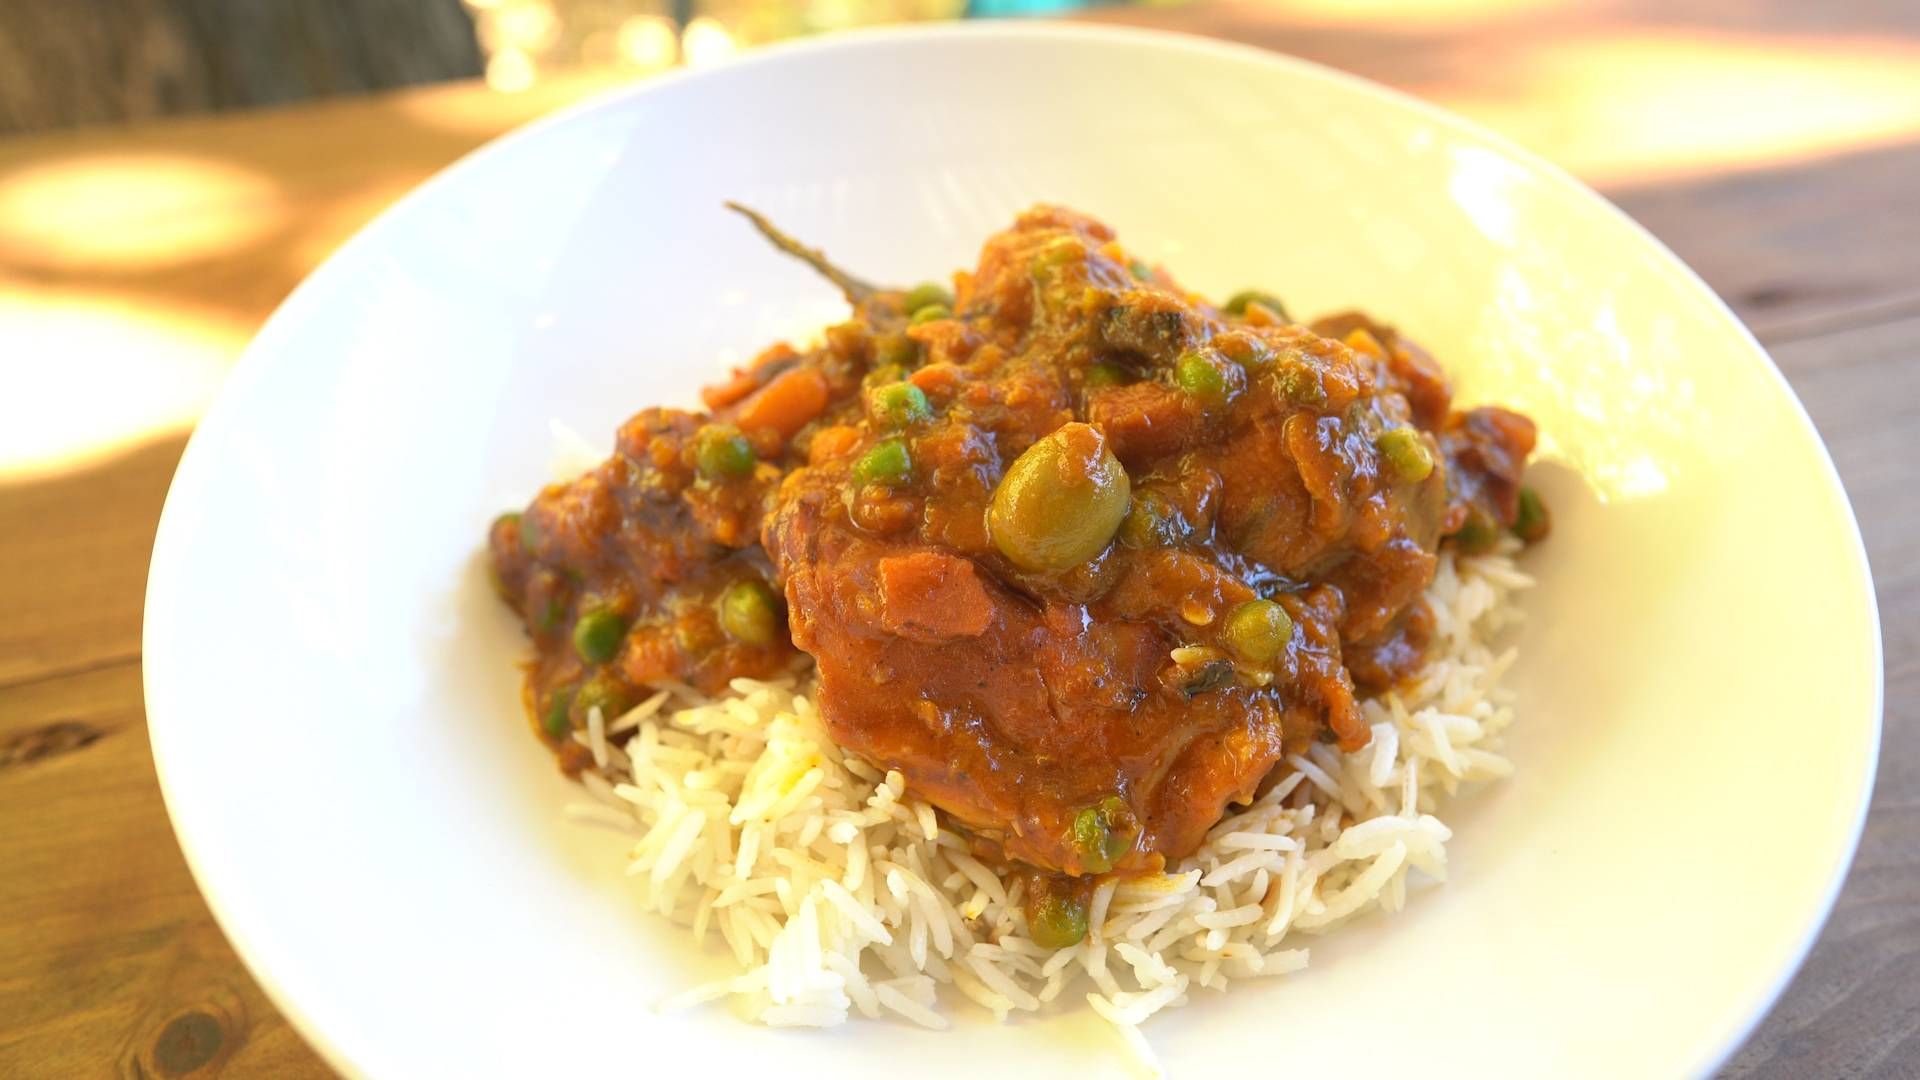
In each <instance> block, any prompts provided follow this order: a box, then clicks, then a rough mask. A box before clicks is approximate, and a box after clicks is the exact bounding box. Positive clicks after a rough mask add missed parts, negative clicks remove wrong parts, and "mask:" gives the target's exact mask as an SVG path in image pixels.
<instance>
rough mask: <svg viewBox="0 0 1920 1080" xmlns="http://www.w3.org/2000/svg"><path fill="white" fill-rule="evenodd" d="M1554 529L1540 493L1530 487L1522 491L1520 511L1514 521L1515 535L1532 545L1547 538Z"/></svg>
mask: <svg viewBox="0 0 1920 1080" xmlns="http://www.w3.org/2000/svg"><path fill="white" fill-rule="evenodd" d="M1552 529H1553V518H1552V516H1551V515H1549V514H1548V513H1547V504H1546V503H1544V502H1542V501H1541V500H1540V493H1539V492H1537V491H1535V490H1533V489H1532V488H1530V487H1523V488H1521V489H1520V509H1519V512H1518V514H1516V515H1515V517H1514V519H1513V535H1515V536H1517V537H1519V538H1520V539H1522V540H1525V541H1526V542H1527V543H1529V544H1532V543H1536V542H1538V541H1541V540H1545V539H1546V538H1547V533H1548V532H1550V531H1552Z"/></svg>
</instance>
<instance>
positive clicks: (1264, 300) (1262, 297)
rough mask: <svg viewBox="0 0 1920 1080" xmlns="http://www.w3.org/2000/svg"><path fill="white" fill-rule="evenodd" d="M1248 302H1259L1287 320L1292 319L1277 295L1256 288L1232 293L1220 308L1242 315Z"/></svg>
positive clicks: (1231, 313)
mask: <svg viewBox="0 0 1920 1080" xmlns="http://www.w3.org/2000/svg"><path fill="white" fill-rule="evenodd" d="M1248 304H1259V305H1260V306H1261V307H1263V308H1266V309H1267V310H1268V311H1271V312H1273V313H1274V314H1275V315H1278V316H1280V317H1281V318H1282V319H1286V320H1287V321H1288V322H1292V321H1293V320H1292V319H1291V318H1289V317H1288V315H1287V306H1286V305H1285V304H1282V303H1281V302H1280V298H1279V297H1277V296H1274V295H1273V294H1271V293H1264V292H1261V291H1260V290H1258V289H1243V290H1241V291H1240V292H1237V293H1234V294H1233V295H1232V296H1231V297H1228V298H1227V304H1226V307H1224V308H1222V309H1221V310H1223V311H1225V312H1226V313H1227V314H1229V315H1242V316H1244V315H1245V314H1246V313H1247V305H1248Z"/></svg>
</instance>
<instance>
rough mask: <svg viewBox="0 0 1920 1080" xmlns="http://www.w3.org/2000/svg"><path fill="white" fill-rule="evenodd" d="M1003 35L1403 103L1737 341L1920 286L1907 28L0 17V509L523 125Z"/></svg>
mask: <svg viewBox="0 0 1920 1080" xmlns="http://www.w3.org/2000/svg"><path fill="white" fill-rule="evenodd" d="M1001 15H1021V16H1025V17H1051V18H1068V19H1077V20H1089V21H1099V22H1121V23H1132V24H1138V25H1144V26H1154V27H1162V28H1168V29H1175V30H1180V31H1184V32H1189V33H1197V34H1204V35H1210V36H1215V37H1222V38H1228V39H1232V40H1236V41H1241V42H1247V43H1251V44H1255V45H1260V46H1264V47H1267V48H1270V49H1274V50H1276V51H1280V52H1286V53H1291V54H1294V55H1298V56H1303V57H1305V58H1307V59H1310V60H1316V61H1320V62H1322V63H1326V64H1330V65H1332V66H1334V67H1338V68H1342V69H1345V70H1348V71H1352V72H1355V73H1358V74H1360V75H1363V76H1366V77H1369V78H1373V79H1377V80H1379V81H1382V82H1385V83H1387V84H1388V85H1391V86H1395V87H1398V88H1400V89H1403V90H1407V91H1410V92H1412V93H1414V94H1417V95H1420V96H1422V97H1425V98H1427V99H1429V100H1431V101H1434V102H1436V103H1438V104H1440V105H1442V106H1444V107H1447V108H1450V109H1453V110H1455V111H1457V112H1460V113H1462V114H1464V115H1466V116H1468V117H1469V118H1472V119H1475V120H1478V121H1480V122H1481V123H1483V124H1485V125H1487V126H1489V127H1491V128H1493V129H1494V130H1496V131H1499V132H1501V133H1503V134H1505V135H1507V136H1508V137H1510V138H1512V139H1514V140H1516V141H1518V142H1520V143H1521V144H1523V145H1526V146H1528V147H1529V148H1531V149H1533V150H1535V151H1537V152H1539V153H1541V154H1543V155H1544V156H1546V157H1548V158H1549V159H1551V160H1554V161H1556V162H1558V163H1559V164H1561V165H1563V166H1566V167H1567V168H1569V169H1570V170H1572V171H1573V172H1574V173H1576V174H1577V175H1579V176H1580V177H1581V178H1582V179H1584V180H1586V181H1588V182H1589V183H1592V184H1594V185H1596V186H1599V187H1600V188H1601V189H1602V190H1603V191H1604V192H1606V193H1607V194H1608V195H1610V196H1611V197H1613V198H1615V199H1616V201H1619V202H1622V203H1623V204H1624V205H1625V206H1626V208H1627V209H1628V211H1629V212H1631V213H1633V214H1635V215H1636V216H1638V217H1639V218H1640V219H1641V220H1642V221H1643V222H1644V223H1646V224H1647V225H1648V226H1649V227H1651V228H1653V229H1654V231H1655V232H1656V233H1659V234H1661V235H1662V236H1663V238H1665V239H1667V240H1668V241H1669V243H1672V244H1675V245H1676V246H1677V247H1679V249H1680V254H1681V255H1682V256H1683V257H1685V258H1687V259H1688V261H1689V262H1690V263H1692V264H1693V265H1694V266H1696V267H1697V268H1699V269H1700V270H1702V272H1703V273H1704V274H1705V275H1706V276H1707V277H1708V279H1709V280H1710V281H1711V282H1712V283H1713V284H1714V285H1715V286H1716V287H1717V288H1719V289H1720V291H1721V292H1722V293H1723V295H1727V296H1728V297H1729V298H1730V299H1731V300H1732V301H1733V302H1734V304H1735V306H1736V308H1739V309H1740V310H1741V311H1742V314H1744V315H1746V316H1747V317H1748V318H1749V320H1750V321H1752V320H1754V319H1759V320H1762V322H1765V321H1766V320H1775V321H1778V320H1792V319H1796V318H1803V317H1813V316H1815V315H1818V314H1819V313H1821V312H1825V311H1828V310H1830V309H1832V308H1833V307H1834V306H1835V305H1836V304H1840V305H1843V306H1845V305H1853V306H1857V305H1859V304H1875V303H1881V302H1885V301H1887V300H1889V298H1892V297H1897V296H1904V295H1908V294H1909V293H1910V291H1911V290H1912V289H1913V288H1914V287H1915V286H1914V285H1913V282H1915V281H1920V194H1916V193H1915V192H1916V190H1917V189H1920V185H1916V184H1913V183H1909V182H1908V180H1909V179H1910V178H1911V177H1910V176H1909V174H1908V173H1906V172H1905V171H1903V169H1904V167H1905V166H1906V165H1907V164H1908V163H1909V162H1911V161H1912V160H1913V158H1914V155H1915V154H1916V153H1920V151H1917V150H1916V149H1915V142H1916V140H1920V3H1916V2H1914V0H1830V2H1825V3H1821V4H1808V3H1805V2H1804V0H1206V2H1188V0H1146V2H1142V3H1105V4H1085V3H1081V2H1079V0H270V2H263V0H7V2H5V3H0V357H6V356H8V355H9V354H11V355H12V356H15V357H17V356H21V355H24V354H26V353H27V352H33V353H36V354H38V355H43V356H45V355H57V356H63V357H67V358H68V362H67V363H65V364H64V365H60V366H58V367H55V368H51V369H49V368H46V367H36V368H34V369H32V370H31V371H28V370H26V369H22V370H21V372H20V374H21V375H23V376H26V375H31V377H32V378H33V379H34V380H35V383H36V389H37V390H38V391H39V393H38V394H27V393H24V392H23V393H15V394H0V477H4V476H8V475H14V476H19V475H35V474H40V473H43V472H45V471H46V470H48V469H58V468H60V467H63V466H68V465H72V464H74V463H75V462H76V461H84V460H89V459H93V458H97V457H98V456H99V455H101V454H105V453H111V452H115V451H116V450H117V449H120V448H124V447H125V446H127V445H130V444H133V443H137V442H138V441H140V440H142V439H148V438H152V437H154V436H156V435H159V434H163V433H166V432H178V431H182V430H184V428H185V427H186V426H187V425H189V424H190V423H191V422H192V420H193V418H194V417H195V416H197V415H198V412H199V410H200V409H201V408H202V407H203V406H204V405H205V402H206V400H207V398H208V396H209V395H210V394H211V393H212V392H213V389H214V388H215V387H216V386H217V385H218V383H219V380H220V378H221V377H222V376H223V375H224V373H225V371H226V369H227V367H228V366H229V365H230V363H231V361H232V360H233V358H234V357H235V356H237V354H238V352H239V349H240V347H241V345H242V344H243V343H244V342H245V340H246V338H247V337H248V336H249V335H250V334H251V333H252V331H253V329H254V328H255V327H256V326H257V325H258V324H259V323H260V322H261V321H262V320H263V319H264V318H265V316H266V315H267V314H268V313H269V312H270V311H271V310H272V308H273V306H274V305H275V304H276V303H278V301H279V300H280V299H281V298H282V297H284V296H285V294H286V293H287V292H288V291H290V290H291V289H292V287H293V285H294V284H295V283H297V282H298V281H299V279H300V278H301V277H303V276H305V274H306V273H307V272H308V271H309V270H310V269H311V268H312V267H313V266H314V265H315V264H316V263H317V262H318V261H319V259H320V258H322V257H323V256H324V255H325V254H326V253H327V252H328V251H330V250H332V249H333V247H335V246H337V245H338V244H339V243H340V242H341V241H342V240H344V239H345V238H346V236H348V235H349V234H350V233H351V232H352V231H353V230H354V229H355V228H357V227H358V226H359V225H361V224H362V223H364V222H365V221H366V220H367V219H368V218H370V217H371V216H372V215H373V214H374V213H376V212H377V211H378V210H379V209H381V208H382V207H384V206H385V205H386V204H387V203H389V202H390V201H392V200H393V199H394V198H396V197H398V196H399V195H400V194H401V193H402V192H404V191H405V190H407V189H408V188H410V187H412V186H413V185H415V184H417V183H418V182H419V181H421V180H422V179H424V178H425V177H426V176H428V175H430V174H431V173H432V172H434V171H435V170H437V169H439V168H441V167H443V166H444V165H446V164H447V163H449V162H450V161H452V160H453V159H454V158H456V157H458V156H459V155H460V154H462V153H464V152H466V151H467V150H469V149H472V148H473V147H474V146H477V145H478V144H480V143H481V142H484V141H486V140H487V139H489V138H492V137H493V136H496V135H498V134H501V133H503V132H505V131H507V130H509V129H510V128H512V127H514V126H516V125H518V124H520V123H523V122H525V121H527V120H529V119H531V118H533V117H536V116H539V115H541V114H543V113H546V112H548V111H551V110H552V109H554V108H557V107H559V106H561V105H564V104H568V103H570V102H572V101H575V100H578V99H580V98H582V97H584V96H586V95H588V94H590V93H592V92H595V91H598V90H601V89H604V88H606V87H609V86H613V85H617V84H620V83H623V82H627V81H631V80H636V79H644V78H646V77H649V76H651V75H654V74H657V73H659V72H662V71H666V70H668V69H672V68H675V67H678V66H682V65H686V66H695V67H699V66H706V65H713V64H722V63H726V62H727V61H728V60H729V59H730V58H731V57H734V56H736V55H738V54H740V53H741V52H742V51H744V50H749V49H752V48H754V47H757V46H760V45H764V44H766V43H769V42H775V41H780V40H785V39H790V38H795V37H801V36H805V35H810V34H817V33H822V32H827V31H832V30H837V29H843V28H850V27H858V26H870V25H879V24H889V23H901V22H914V21H937V20H961V19H972V18H979V17H982V16H1001ZM982 77H983V78H990V77H991V73H990V72H983V73H982ZM1116 107H1117V108H1124V107H1125V105H1124V99H1123V97H1122V96H1121V95H1120V94H1119V93H1118V92H1117V91H1116ZM1842 159H1845V160H1848V161H1851V162H1852V165H1851V167H1849V168H1844V169H1835V168H1820V167H1819V166H1818V163H1821V162H1834V161H1839V160H1842ZM1816 168H1817V169H1818V176H1817V177H1816V176H1815V174H1814V173H1813V172H1810V171H1809V170H1813V169H1816ZM1760 177H1764V180H1763V181H1761V180H1758V179H1756V178H1760ZM1742 178H1745V182H1742ZM1816 178H1817V179H1818V181H1819V184H1818V185H1816V186H1815V187H1809V188H1805V189H1803V188H1802V187H1799V186H1796V184H1798V183H1801V182H1807V183H1811V182H1812V181H1813V180H1814V179H1816ZM1703 185H1717V186H1718V187H1720V188H1725V189H1727V190H1728V194H1729V197H1727V198H1724V199H1719V200H1713V199H1707V200H1703V199H1701V198H1700V197H1699V196H1700V195H1701V194H1702V188H1703ZM1822 200H1841V201H1840V202H1837V203H1836V202H1830V201H1829V202H1823V201H1822ZM1869 203H1871V204H1876V205H1878V206H1880V208H1881V212H1879V213H1877V214H1875V215H1872V216H1871V217H1868V216H1865V215H1861V214H1858V213H1843V210H1850V209H1854V208H1858V207H1860V206H1862V205H1863V204H1869ZM1669 221H1675V222H1676V223H1679V222H1681V221H1684V224H1685V226H1686V227H1685V228H1684V229H1675V230H1669V229H1668V228H1667V223H1668V222H1669ZM1708 234H1711V235H1713V236H1714V237H1715V242H1714V243H1713V244H1704V243H1701V244H1698V245H1694V246H1693V247H1692V248H1691V249H1690V247H1689V245H1690V244H1693V240H1692V238H1693V237H1696V236H1702V237H1704V236H1705V235H1708ZM1815 236H1817V237H1818V238H1819V240H1820V243H1818V244H1807V243H1805V242H1804V241H1806V240H1807V239H1808V238H1810V237H1815ZM1810 278H1817V279H1818V280H1817V281H1816V282H1815V283H1813V284H1807V283H1805V282H1804V281H1803V280H1802V279H1810ZM1841 280H1844V281H1846V282H1847V283H1848V284H1847V285H1845V286H1844V287H1841V286H1839V285H1838V284H1837V282H1838V281H1841ZM103 382H104V383H110V384H114V385H119V386H123V387H126V388H127V390H126V392H124V393H120V394H115V395H112V396H111V397H110V398H107V399H105V400H99V399H96V401H95V402H94V405H93V407H92V408H90V409H89V410H86V411H85V412H84V414H83V415H78V416H76V415H72V414H62V413H56V412H51V411H48V410H45V409H40V408H37V407H34V406H32V405H30V404H29V403H30V402H31V401H32V400H34V398H35V397H36V396H41V395H54V396H56V397H57V396H60V395H64V394H74V393H84V392H85V390H86V388H87V387H89V386H96V385H101V384H102V383H103Z"/></svg>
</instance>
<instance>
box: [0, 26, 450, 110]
mask: <svg viewBox="0 0 1920 1080" xmlns="http://www.w3.org/2000/svg"><path fill="white" fill-rule="evenodd" d="M478 74H480V48H479V45H478V44H477V43H476V42H475V40H474V32H473V20H472V19H471V18H469V17H468V15H467V12H466V9H465V8H463V7H462V6H461V4H460V0H266V2H262V0H11V2H9V3H4V4H0V133H4V132H18V131H48V130H55V129H59V128H68V127H77V126H79V125H82V124H100V123H111V122H116V121H126V120H140V119H149V118H152V117H156V116H168V115H173V114H176V113H194V112H209V111H214V110H219V109H231V108H238V107H242V106H251V105H275V104H284V103H288V102H295V101H304V100H307V99H309V98H318V97H329V96H332V95H335V94H351V93H359V92H364V91H368V90H381V89H390V88H393V87H399V86H408V85H412V84H414V83H422V82H437V81H441V80H445V79H458V78H466V77H471V76H475V75H478Z"/></svg>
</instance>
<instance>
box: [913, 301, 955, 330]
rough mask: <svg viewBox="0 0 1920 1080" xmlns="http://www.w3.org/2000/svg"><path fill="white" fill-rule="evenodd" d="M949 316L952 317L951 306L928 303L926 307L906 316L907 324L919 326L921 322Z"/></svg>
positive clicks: (948, 317)
mask: <svg viewBox="0 0 1920 1080" xmlns="http://www.w3.org/2000/svg"><path fill="white" fill-rule="evenodd" d="M951 318H953V309H952V308H949V307H948V306H947V305H945V304H928V305H927V306H926V307H923V308H921V309H920V310H919V311H916V312H914V313H913V314H912V315H910V316H908V318H907V324H908V325H909V326H919V325H920V324H921V323H930V322H934V321H935V320H938V319H951Z"/></svg>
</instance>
